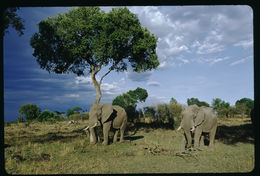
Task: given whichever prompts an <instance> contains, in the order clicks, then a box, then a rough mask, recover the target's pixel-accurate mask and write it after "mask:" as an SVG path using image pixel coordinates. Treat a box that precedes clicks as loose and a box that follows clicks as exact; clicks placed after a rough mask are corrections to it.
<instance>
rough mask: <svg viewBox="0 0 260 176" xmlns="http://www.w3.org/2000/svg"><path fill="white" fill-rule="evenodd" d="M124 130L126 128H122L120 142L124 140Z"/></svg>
mask: <svg viewBox="0 0 260 176" xmlns="http://www.w3.org/2000/svg"><path fill="white" fill-rule="evenodd" d="M124 132H125V129H120V142H124Z"/></svg>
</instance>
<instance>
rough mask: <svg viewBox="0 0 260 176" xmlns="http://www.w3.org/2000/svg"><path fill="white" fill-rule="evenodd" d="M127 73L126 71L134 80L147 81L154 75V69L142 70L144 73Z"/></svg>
mask: <svg viewBox="0 0 260 176" xmlns="http://www.w3.org/2000/svg"><path fill="white" fill-rule="evenodd" d="M125 73H126V76H127V78H129V79H131V80H132V81H136V82H142V81H143V82H146V81H148V80H149V79H150V77H151V76H152V73H153V71H146V72H142V73H137V72H133V71H126V72H125Z"/></svg>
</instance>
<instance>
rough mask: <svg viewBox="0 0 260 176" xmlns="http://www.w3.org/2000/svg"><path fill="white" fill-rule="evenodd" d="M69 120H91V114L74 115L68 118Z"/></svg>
mask: <svg viewBox="0 0 260 176" xmlns="http://www.w3.org/2000/svg"><path fill="white" fill-rule="evenodd" d="M68 119H69V120H87V119H89V113H88V112H86V113H83V114H72V115H70V116H69V117H68Z"/></svg>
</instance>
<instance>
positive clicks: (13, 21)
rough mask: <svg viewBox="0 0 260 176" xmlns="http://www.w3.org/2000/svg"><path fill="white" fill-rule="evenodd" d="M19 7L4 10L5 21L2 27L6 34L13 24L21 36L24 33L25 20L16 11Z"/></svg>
mask: <svg viewBox="0 0 260 176" xmlns="http://www.w3.org/2000/svg"><path fill="white" fill-rule="evenodd" d="M18 9H19V8H18V7H9V8H6V9H5V10H4V11H3V23H2V29H3V34H2V35H4V34H6V33H7V32H8V27H9V26H10V25H12V27H13V28H14V29H15V30H16V31H17V32H18V34H19V36H21V35H23V34H24V33H23V30H24V29H25V28H24V25H23V22H24V20H23V19H22V18H20V17H18V15H17V13H16V11H17V10H18Z"/></svg>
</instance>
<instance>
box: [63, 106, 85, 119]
mask: <svg viewBox="0 0 260 176" xmlns="http://www.w3.org/2000/svg"><path fill="white" fill-rule="evenodd" d="M80 111H82V108H80V107H78V106H77V107H75V108H72V109H68V110H67V112H66V116H67V118H69V116H71V115H72V114H80Z"/></svg>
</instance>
